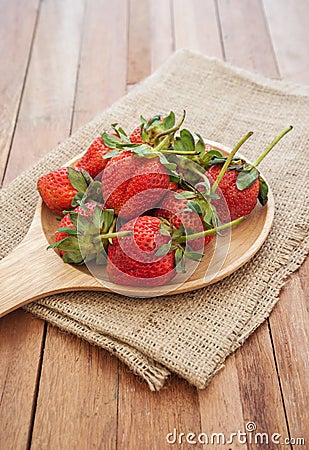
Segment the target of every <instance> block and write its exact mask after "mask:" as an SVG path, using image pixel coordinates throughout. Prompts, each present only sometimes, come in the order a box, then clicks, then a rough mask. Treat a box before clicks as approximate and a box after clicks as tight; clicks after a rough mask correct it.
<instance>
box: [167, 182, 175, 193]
mask: <svg viewBox="0 0 309 450" xmlns="http://www.w3.org/2000/svg"><path fill="white" fill-rule="evenodd" d="M167 189H168V190H170V191H177V189H178V183H176V182H175V181H170V182H169V185H168V186H167Z"/></svg>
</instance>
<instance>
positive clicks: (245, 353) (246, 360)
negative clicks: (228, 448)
mask: <svg viewBox="0 0 309 450" xmlns="http://www.w3.org/2000/svg"><path fill="white" fill-rule="evenodd" d="M235 357H236V364H237V371H238V379H239V387H240V396H241V401H242V408H243V416H244V425H243V427H242V431H246V427H245V425H246V424H248V423H249V422H253V423H254V424H255V425H256V431H255V433H252V435H253V442H252V444H250V443H248V448H249V449H250V450H253V449H254V450H255V449H260V448H263V446H265V444H261V443H257V444H255V443H254V436H255V434H256V433H267V434H268V436H269V438H270V437H271V436H272V434H273V433H280V434H281V435H282V436H284V437H288V428H287V424H286V419H285V413H284V408H283V404H282V397H281V392H280V388H279V383H278V376H277V372H276V365H275V361H274V355H273V352H272V345H271V340H270V335H269V330H268V323H267V322H265V323H264V324H263V325H262V326H261V327H260V328H259V330H258V331H257V332H256V333H253V335H252V336H251V337H250V338H249V339H248V340H247V341H246V342H245V344H244V345H243V347H241V348H240V349H239V350H238V351H237V352H236V354H235ZM248 434H249V433H248ZM277 448H278V445H277V444H274V443H273V442H271V439H269V442H268V444H267V449H269V450H272V449H274V450H275V449H277Z"/></svg>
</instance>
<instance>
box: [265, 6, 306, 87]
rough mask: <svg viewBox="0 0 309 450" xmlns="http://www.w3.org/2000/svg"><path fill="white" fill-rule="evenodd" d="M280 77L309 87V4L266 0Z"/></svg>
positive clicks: (266, 10)
mask: <svg viewBox="0 0 309 450" xmlns="http://www.w3.org/2000/svg"><path fill="white" fill-rule="evenodd" d="M262 3H263V5H264V10H265V15H266V18H267V22H268V27H269V32H270V35H271V39H272V42H273V47H274V49H275V52H276V58H277V61H278V66H279V71H280V74H281V75H282V76H283V77H284V78H285V79H289V80H293V81H296V82H299V83H306V84H308V83H309V72H308V47H309V26H308V20H309V2H308V1H307V0H297V1H296V2H295V1H293V0H284V1H282V2H280V6H279V7H278V3H277V2H274V1H273V0H262Z"/></svg>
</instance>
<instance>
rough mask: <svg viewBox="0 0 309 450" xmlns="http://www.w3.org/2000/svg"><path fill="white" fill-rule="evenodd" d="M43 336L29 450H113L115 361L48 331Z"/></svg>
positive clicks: (90, 346) (114, 442)
mask: <svg viewBox="0 0 309 450" xmlns="http://www.w3.org/2000/svg"><path fill="white" fill-rule="evenodd" d="M48 333H49V338H48V339H47V340H46V345H45V350H44V364H43V368H42V376H41V382H40V390H39V396H38V404H37V413H36V417H35V423H34V429H33V435H32V443H31V449H32V450H35V449H38V450H41V449H42V448H46V449H51V448H55V449H62V448H63V449H66V448H67V449H70V450H74V449H76V450H79V449H81V448H108V449H109V448H110V449H113V448H115V447H116V421H117V389H118V387H117V386H118V375H117V365H118V362H117V360H116V358H114V357H111V356H109V355H108V354H107V352H105V353H103V352H101V351H100V350H99V349H98V348H97V347H94V346H92V345H90V344H86V343H85V342H83V341H82V340H80V339H78V338H76V337H73V336H71V335H67V334H64V333H61V332H59V331H58V330H56V329H54V328H52V327H49V330H48ZM111 381H112V382H111Z"/></svg>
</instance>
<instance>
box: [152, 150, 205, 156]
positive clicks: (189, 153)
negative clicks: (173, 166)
mask: <svg viewBox="0 0 309 450" xmlns="http://www.w3.org/2000/svg"><path fill="white" fill-rule="evenodd" d="M161 153H169V154H171V155H197V154H198V152H196V151H195V150H194V151H193V152H190V151H175V150H161Z"/></svg>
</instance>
